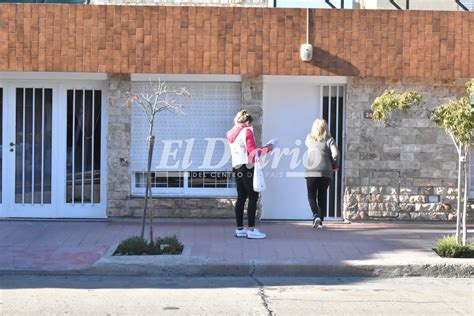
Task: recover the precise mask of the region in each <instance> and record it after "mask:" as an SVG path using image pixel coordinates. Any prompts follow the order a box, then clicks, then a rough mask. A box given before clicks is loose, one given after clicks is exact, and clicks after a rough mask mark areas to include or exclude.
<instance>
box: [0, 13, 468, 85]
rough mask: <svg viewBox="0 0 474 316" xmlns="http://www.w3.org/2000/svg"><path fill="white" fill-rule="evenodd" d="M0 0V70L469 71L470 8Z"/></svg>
mask: <svg viewBox="0 0 474 316" xmlns="http://www.w3.org/2000/svg"><path fill="white" fill-rule="evenodd" d="M305 12H306V10H302V9H272V8H230V7H227V8H224V7H220V8H218V7H169V6H153V7H145V6H101V5H97V6H91V5H43V4H0V71H66V72H67V71H69V72H107V73H198V74H207V73H213V74H273V75H290V74H291V75H342V76H361V77H373V76H378V77H392V78H403V77H420V78H430V77H432V78H458V77H474V63H472V62H471V63H469V62H467V61H468V60H469V57H470V56H473V55H474V15H473V14H472V13H469V12H424V11H372V10H367V11H365V10H324V9H315V10H311V16H312V17H311V25H310V29H311V32H310V38H311V43H312V44H314V45H315V57H314V59H313V61H312V62H311V63H303V62H301V61H300V60H299V46H300V44H302V43H303V42H304V41H305V31H304V30H305V28H306V16H305Z"/></svg>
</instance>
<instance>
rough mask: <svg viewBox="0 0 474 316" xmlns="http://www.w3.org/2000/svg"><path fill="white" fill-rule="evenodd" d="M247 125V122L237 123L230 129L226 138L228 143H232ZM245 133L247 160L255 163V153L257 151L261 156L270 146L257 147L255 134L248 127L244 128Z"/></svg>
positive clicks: (268, 150)
mask: <svg viewBox="0 0 474 316" xmlns="http://www.w3.org/2000/svg"><path fill="white" fill-rule="evenodd" d="M246 127H249V126H248V125H247V124H239V125H235V126H234V127H233V128H232V129H231V130H229V131H228V132H227V134H226V135H227V140H228V141H229V143H230V144H232V143H233V142H234V141H235V140H236V139H237V136H239V134H240V132H241V131H242V130H243V129H244V128H246ZM245 131H246V135H245V142H246V145H247V146H246V147H247V155H248V157H249V162H251V163H255V155H256V153H258V155H259V156H260V157H261V156H263V155H264V154H266V153H268V152H270V148H269V147H268V146H264V147H262V148H258V147H257V144H256V143H255V135H254V133H253V131H252V129H250V128H246V129H245Z"/></svg>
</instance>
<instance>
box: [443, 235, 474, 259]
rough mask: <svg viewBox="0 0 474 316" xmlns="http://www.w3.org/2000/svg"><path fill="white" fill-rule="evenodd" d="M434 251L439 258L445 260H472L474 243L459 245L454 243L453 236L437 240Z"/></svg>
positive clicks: (454, 238)
mask: <svg viewBox="0 0 474 316" xmlns="http://www.w3.org/2000/svg"><path fill="white" fill-rule="evenodd" d="M434 250H435V251H436V253H437V254H438V255H439V256H440V257H445V258H474V243H470V244H468V245H465V246H463V245H461V244H458V243H457V242H456V237H455V236H454V235H449V236H444V237H443V238H441V239H438V241H437V242H436V245H435V248H434Z"/></svg>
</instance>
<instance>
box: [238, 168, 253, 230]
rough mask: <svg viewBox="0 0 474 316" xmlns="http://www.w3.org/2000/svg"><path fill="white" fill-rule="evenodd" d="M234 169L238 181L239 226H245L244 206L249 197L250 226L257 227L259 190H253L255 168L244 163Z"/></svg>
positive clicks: (248, 215)
mask: <svg viewBox="0 0 474 316" xmlns="http://www.w3.org/2000/svg"><path fill="white" fill-rule="evenodd" d="M233 171H234V176H235V180H236V182H237V203H236V204H235V218H236V220H237V227H243V226H244V207H245V201H246V200H247V198H248V199H249V204H248V207H247V219H248V224H249V227H255V213H256V211H257V201H258V192H255V191H254V190H253V172H254V168H251V169H248V168H247V166H246V165H242V166H240V167H239V168H234V169H233Z"/></svg>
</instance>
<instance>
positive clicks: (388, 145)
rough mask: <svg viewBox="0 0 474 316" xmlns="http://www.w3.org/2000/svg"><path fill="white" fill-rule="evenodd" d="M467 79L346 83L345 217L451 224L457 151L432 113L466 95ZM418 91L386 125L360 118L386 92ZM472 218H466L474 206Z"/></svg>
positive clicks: (376, 80) (385, 80)
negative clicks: (417, 101)
mask: <svg viewBox="0 0 474 316" xmlns="http://www.w3.org/2000/svg"><path fill="white" fill-rule="evenodd" d="M464 83H465V80H444V81H437V80H416V79H413V80H411V79H403V80H401V81H400V80H390V79H379V78H367V79H360V78H352V79H350V80H349V83H348V87H347V88H348V89H347V108H346V153H345V169H344V175H345V192H344V214H345V217H346V218H347V219H350V220H358V219H402V220H452V219H454V218H455V214H456V201H457V199H456V198H457V196H456V194H457V181H456V179H457V159H458V156H457V153H456V150H455V147H454V145H453V144H452V141H451V139H450V138H449V136H447V135H446V134H445V132H444V131H443V130H442V129H440V128H437V127H436V126H435V125H434V123H433V122H432V121H431V120H430V110H432V109H434V108H435V107H436V106H438V105H440V104H441V103H443V102H445V101H447V100H449V99H456V98H460V97H461V96H464V95H465V89H464ZM387 88H390V89H395V90H396V91H398V92H403V91H407V90H412V91H418V92H419V93H421V95H422V96H423V100H422V103H421V105H420V106H419V107H417V108H413V109H412V110H410V111H409V113H408V114H402V113H393V114H392V116H391V119H390V126H388V127H385V126H384V125H383V124H382V123H376V122H373V121H372V120H371V119H364V115H363V114H364V112H365V111H370V106H371V102H372V101H373V100H374V99H375V98H376V97H377V96H379V95H380V94H381V93H382V92H383V91H384V89H387ZM470 207H471V213H472V205H471V206H470Z"/></svg>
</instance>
